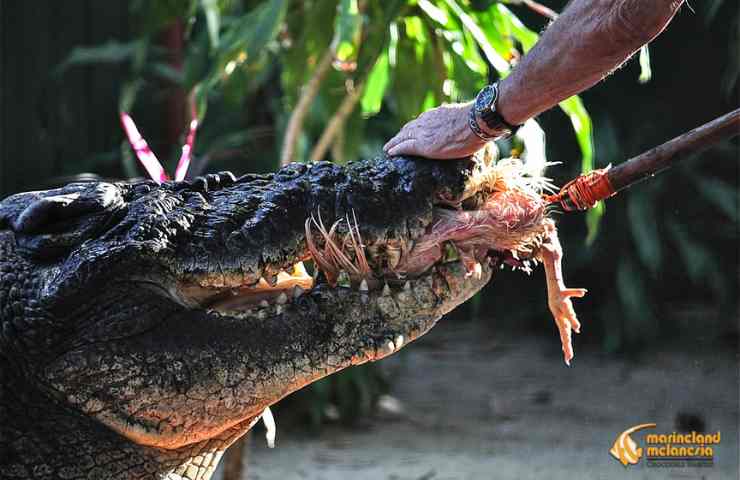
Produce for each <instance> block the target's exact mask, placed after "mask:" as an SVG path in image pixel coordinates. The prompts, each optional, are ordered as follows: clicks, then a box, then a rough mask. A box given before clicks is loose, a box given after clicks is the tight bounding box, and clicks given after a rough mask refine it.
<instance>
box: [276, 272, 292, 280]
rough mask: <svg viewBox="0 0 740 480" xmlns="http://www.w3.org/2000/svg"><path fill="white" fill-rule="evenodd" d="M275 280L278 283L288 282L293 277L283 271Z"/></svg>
mask: <svg viewBox="0 0 740 480" xmlns="http://www.w3.org/2000/svg"><path fill="white" fill-rule="evenodd" d="M276 278H277V281H278V282H289V281H290V279H292V278H293V276H292V275H291V274H289V273H288V272H286V271H284V270H280V271H279V272H278V274H277V277H276Z"/></svg>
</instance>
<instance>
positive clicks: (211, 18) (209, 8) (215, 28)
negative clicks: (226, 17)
mask: <svg viewBox="0 0 740 480" xmlns="http://www.w3.org/2000/svg"><path fill="white" fill-rule="evenodd" d="M200 3H201V6H202V7H203V12H204V13H205V15H206V24H207V25H208V38H209V39H210V40H211V49H212V50H215V49H217V48H218V41H219V30H220V28H221V10H220V9H219V8H218V0H201V2H200Z"/></svg>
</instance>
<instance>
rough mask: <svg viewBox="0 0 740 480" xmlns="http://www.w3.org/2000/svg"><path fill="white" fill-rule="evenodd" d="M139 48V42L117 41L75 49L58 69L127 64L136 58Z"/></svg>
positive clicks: (61, 70)
mask: <svg viewBox="0 0 740 480" xmlns="http://www.w3.org/2000/svg"><path fill="white" fill-rule="evenodd" d="M138 48H139V42H138V41H132V42H125V43H121V42H117V41H115V40H109V41H108V42H106V43H104V44H102V45H98V46H95V47H75V48H74V49H72V51H71V52H70V54H69V55H67V58H66V59H65V60H64V61H63V62H62V63H61V64H60V65H59V66H58V67H57V72H63V71H65V70H66V69H68V68H69V67H73V66H79V65H91V64H97V63H121V62H125V61H128V60H131V59H132V58H134V55H135V54H136V51H137V49H138Z"/></svg>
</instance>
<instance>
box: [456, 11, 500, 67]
mask: <svg viewBox="0 0 740 480" xmlns="http://www.w3.org/2000/svg"><path fill="white" fill-rule="evenodd" d="M445 3H447V5H449V7H450V8H451V9H452V11H453V12H454V13H455V15H457V17H458V18H459V19H460V21H461V22H462V24H463V25H464V26H465V28H466V29H467V31H468V32H469V33H470V35H472V37H473V38H474V39H475V41H476V43H477V44H478V46H479V47H480V49H481V50H483V54H484V55H485V56H486V59H487V60H488V61H489V62H490V63H491V65H493V68H495V69H496V70H497V71H498V72H499V73H508V71H509V69H510V67H509V63H508V62H507V61H506V60H505V59H504V58H503V57H502V56H501V55H499V53H498V52H496V50H495V49H494V48H493V47H492V46H491V44H490V42H489V41H488V38H487V37H486V34H485V32H484V31H483V30H482V29H481V27H480V26H479V25H478V24H477V23H476V21H475V19H474V18H473V17H471V16H470V15H468V14H467V13H466V12H465V10H463V9H462V7H460V5H459V4H458V3H457V2H456V1H455V0H445Z"/></svg>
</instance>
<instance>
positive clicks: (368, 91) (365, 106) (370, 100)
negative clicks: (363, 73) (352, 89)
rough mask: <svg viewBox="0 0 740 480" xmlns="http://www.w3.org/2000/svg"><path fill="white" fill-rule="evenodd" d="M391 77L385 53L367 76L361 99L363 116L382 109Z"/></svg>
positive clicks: (373, 113)
mask: <svg viewBox="0 0 740 480" xmlns="http://www.w3.org/2000/svg"><path fill="white" fill-rule="evenodd" d="M389 79H390V73H389V67H388V54H387V53H383V54H382V55H381V56H380V58H378V61H377V62H375V66H374V67H373V69H372V70H371V71H370V75H369V76H368V78H367V84H366V85H365V91H364V92H363V94H362V100H361V105H362V114H363V116H365V117H369V116H371V115H375V114H376V113H378V112H379V111H380V107H381V105H382V103H383V96H384V95H385V90H386V88H387V87H388V81H389Z"/></svg>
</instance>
